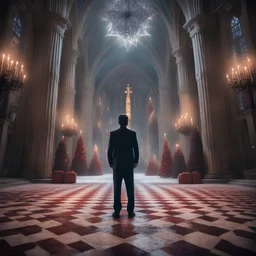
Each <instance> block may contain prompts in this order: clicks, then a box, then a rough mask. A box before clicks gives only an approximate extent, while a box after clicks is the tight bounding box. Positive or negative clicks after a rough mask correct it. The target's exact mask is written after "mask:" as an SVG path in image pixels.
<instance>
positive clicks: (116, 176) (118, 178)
mask: <svg viewBox="0 0 256 256" xmlns="http://www.w3.org/2000/svg"><path fill="white" fill-rule="evenodd" d="M123 179H124V182H125V186H126V191H127V196H128V204H127V211H128V212H133V210H134V176H133V169H132V170H125V171H124V170H122V172H119V170H114V173H113V181H114V210H115V212H118V213H119V212H120V211H121V209H122V203H121V190H122V181H123Z"/></svg>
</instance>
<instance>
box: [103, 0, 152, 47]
mask: <svg viewBox="0 0 256 256" xmlns="http://www.w3.org/2000/svg"><path fill="white" fill-rule="evenodd" d="M152 16H153V14H152V12H151V11H150V10H149V9H147V8H146V7H145V6H144V5H143V4H142V0H114V1H113V5H112V8H111V9H110V10H109V11H107V13H106V16H105V17H104V20H105V21H106V22H107V24H108V25H107V29H108V31H107V36H114V37H117V38H118V41H119V42H120V43H121V45H122V46H125V47H126V49H127V51H128V50H129V49H130V47H131V46H135V47H137V44H138V41H139V38H140V37H143V36H150V34H149V33H148V32H147V29H148V23H149V21H150V20H151V19H152Z"/></svg>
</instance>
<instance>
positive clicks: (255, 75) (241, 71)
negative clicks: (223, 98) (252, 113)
mask: <svg viewBox="0 0 256 256" xmlns="http://www.w3.org/2000/svg"><path fill="white" fill-rule="evenodd" d="M226 77H227V81H228V85H229V87H230V88H231V89H233V90H234V91H235V92H236V93H239V92H247V93H248V95H249V99H250V102H251V108H252V109H255V102H254V97H253V91H254V90H256V72H255V69H254V68H253V65H252V63H251V61H250V59H249V58H247V60H246V61H244V65H243V67H242V66H241V65H238V66H237V69H234V68H232V69H231V74H230V75H227V76H226Z"/></svg>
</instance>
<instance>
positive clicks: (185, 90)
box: [172, 47, 196, 161]
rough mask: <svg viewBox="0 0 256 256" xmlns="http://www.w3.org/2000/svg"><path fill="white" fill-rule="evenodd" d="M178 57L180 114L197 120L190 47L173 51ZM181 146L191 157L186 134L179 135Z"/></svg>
mask: <svg viewBox="0 0 256 256" xmlns="http://www.w3.org/2000/svg"><path fill="white" fill-rule="evenodd" d="M172 54H173V56H174V57H175V58H176V63H177V71H178V94H179V101H180V114H181V115H184V114H186V113H187V114H188V116H189V118H190V117H192V118H193V120H194V122H195V116H196V114H195V108H194V104H193V100H192V95H191V81H190V77H189V66H188V64H189V63H188V57H189V56H188V54H189V52H188V49H186V48H185V47H181V48H178V49H176V50H174V51H173V52H172ZM179 141H180V147H181V149H182V151H183V153H184V156H185V160H186V161H187V160H188V158H189V151H190V143H189V138H188V137H185V136H184V135H179Z"/></svg>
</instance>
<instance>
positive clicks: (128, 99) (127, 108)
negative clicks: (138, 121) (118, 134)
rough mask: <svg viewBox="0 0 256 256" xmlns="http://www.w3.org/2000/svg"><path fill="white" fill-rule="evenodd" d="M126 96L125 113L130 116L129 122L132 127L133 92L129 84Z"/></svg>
mask: <svg viewBox="0 0 256 256" xmlns="http://www.w3.org/2000/svg"><path fill="white" fill-rule="evenodd" d="M124 93H125V94H126V102H125V111H126V115H127V116H128V120H129V126H131V119H132V117H131V97H130V94H132V90H131V87H130V85H129V84H127V88H126V91H125V92H124Z"/></svg>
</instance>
